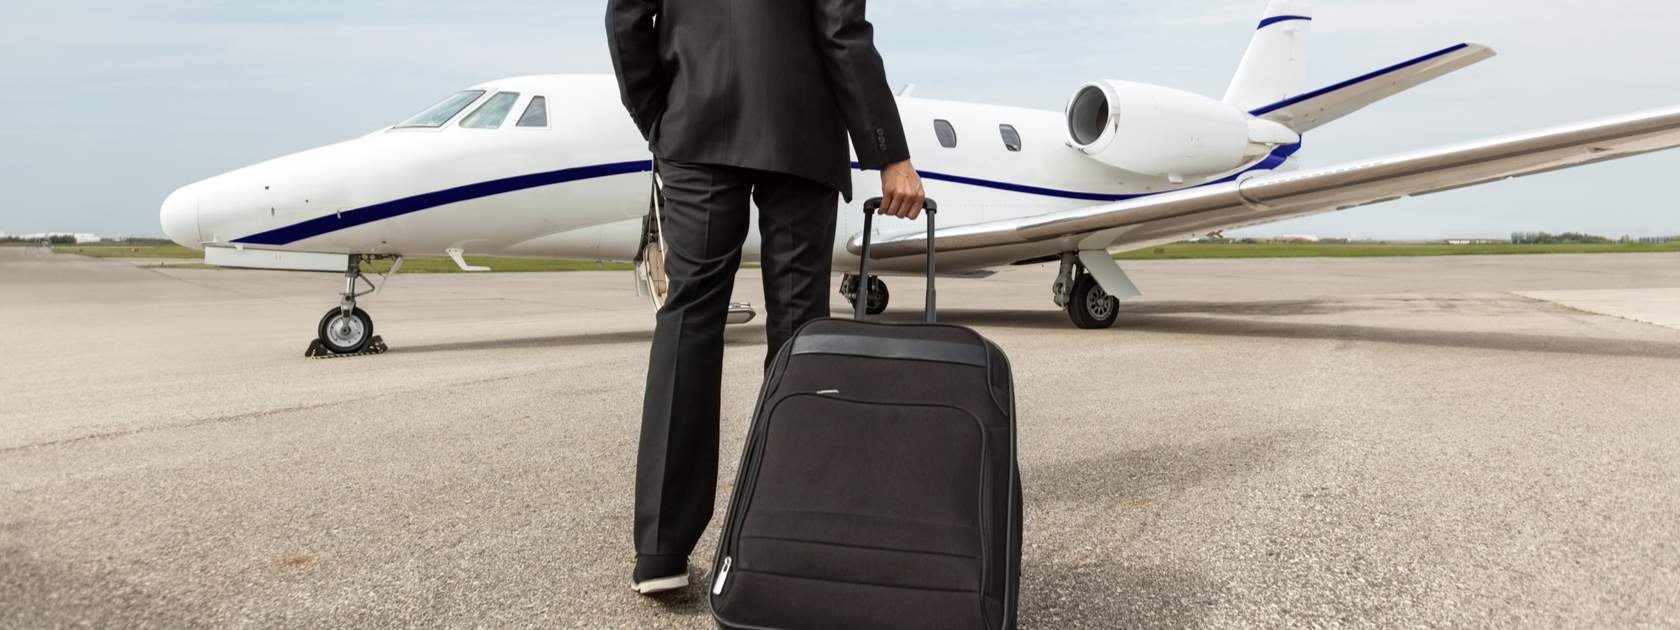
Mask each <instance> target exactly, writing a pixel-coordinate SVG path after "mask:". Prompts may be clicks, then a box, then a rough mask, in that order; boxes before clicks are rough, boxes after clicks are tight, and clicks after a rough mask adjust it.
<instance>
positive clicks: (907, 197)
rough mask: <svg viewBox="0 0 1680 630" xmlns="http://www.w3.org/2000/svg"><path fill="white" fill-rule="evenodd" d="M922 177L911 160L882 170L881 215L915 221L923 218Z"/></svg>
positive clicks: (923, 194) (895, 163) (924, 195)
mask: <svg viewBox="0 0 1680 630" xmlns="http://www.w3.org/2000/svg"><path fill="white" fill-rule="evenodd" d="M926 199H927V193H925V192H922V176H921V175H917V174H916V167H914V166H911V165H910V160H904V161H902V162H894V163H892V164H888V165H887V166H886V168H883V169H881V214H886V215H891V216H895V217H898V218H901V219H910V220H912V221H914V220H915V219H916V218H917V217H920V216H922V202H923V201H925V200H926Z"/></svg>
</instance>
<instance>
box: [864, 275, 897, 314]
mask: <svg viewBox="0 0 1680 630" xmlns="http://www.w3.org/2000/svg"><path fill="white" fill-rule="evenodd" d="M890 301H892V293H891V292H889V291H887V283H885V282H882V281H881V279H880V278H870V279H869V308H867V309H864V312H866V313H869V314H870V315H880V314H881V313H885V312H887V303H888V302H890Z"/></svg>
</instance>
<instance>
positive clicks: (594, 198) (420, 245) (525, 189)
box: [161, 75, 1299, 272]
mask: <svg viewBox="0 0 1680 630" xmlns="http://www.w3.org/2000/svg"><path fill="white" fill-rule="evenodd" d="M475 89H477V90H483V91H484V92H485V94H484V95H482V96H480V97H479V98H478V99H477V101H475V103H474V105H473V106H469V107H466V108H465V109H463V110H462V112H461V113H459V114H457V115H456V116H455V117H454V118H452V119H451V120H450V121H449V123H448V124H444V125H442V126H440V127H436V128H424V129H407V128H395V127H393V128H387V129H383V130H380V131H377V132H374V133H371V134H368V135H366V136H363V137H360V138H357V139H354V140H350V141H347V142H342V143H338V144H334V145H329V146H325V147H321V148H317V149H312V150H309V151H304V152H301V153H297V154H293V155H289V156H285V157H282V158H278V159H275V160H271V161H268V162H263V163H261V164H257V165H254V166H250V167H247V168H243V169H239V170H236V171H233V172H230V173H226V174H223V175H219V176H216V177H212V178H210V179H207V180H205V181H201V182H198V183H195V184H192V185H189V186H186V187H184V188H182V189H180V190H178V191H176V192H175V193H174V194H173V195H171V196H170V198H169V199H168V200H167V201H166V202H165V204H164V207H163V211H162V217H161V218H162V222H163V225H164V228H165V231H166V232H167V233H168V234H169V236H170V237H171V238H172V239H174V240H175V241H177V242H179V243H181V244H183V245H187V246H189V247H204V246H212V247H215V246H221V247H241V248H254V249H263V250H281V251H297V252H318V253H342V254H377V255H403V256H410V257H416V256H442V255H444V252H446V251H447V250H450V249H459V250H464V251H465V252H467V253H469V254H477V255H495V256H515V257H546V258H575V259H588V260H605V261H627V260H630V259H632V258H633V257H635V255H636V253H637V248H638V245H639V243H640V235H641V230H642V218H643V217H644V216H645V215H646V214H647V212H648V202H649V192H650V176H649V170H650V164H651V159H650V155H649V153H648V149H647V143H646V142H645V141H644V140H643V139H642V137H641V135H640V134H639V133H638V131H637V130H636V128H635V126H634V124H633V123H632V122H631V120H630V118H629V116H628V114H626V113H625V110H624V108H623V105H622V104H621V102H620V100H619V96H618V91H617V85H616V82H615V81H614V79H613V78H612V77H610V76H605V75H551V76H537V77H522V78H515V79H507V80H503V81H496V82H491V83H487V84H484V85H481V86H477V87H476V88H475ZM498 92H512V93H518V94H519V95H520V96H519V101H518V103H517V104H516V105H515V106H514V107H513V109H512V111H513V112H514V113H515V114H516V115H517V113H518V112H520V111H522V110H523V109H524V108H525V107H526V105H527V104H528V103H529V102H530V101H531V99H532V98H533V97H538V96H540V97H543V98H544V99H546V104H547V110H548V112H549V114H548V116H549V121H548V122H549V124H548V126H545V127H521V126H517V125H516V124H515V121H514V120H513V119H514V118H516V116H510V117H509V120H507V121H506V122H504V123H502V124H501V126H500V127H499V128H495V129H475V128H466V127H463V126H462V125H461V124H459V120H460V119H462V118H464V117H465V116H467V115H468V114H469V113H470V112H472V111H474V108H475V107H477V105H478V103H482V102H483V101H484V100H485V99H488V98H490V96H491V95H493V94H496V93H498ZM899 107H900V111H901V115H902V118H903V120H904V123H905V128H906V135H907V139H908V141H909V144H910V148H911V153H912V155H913V156H914V158H913V159H914V161H915V164H916V166H917V168H918V169H919V170H920V171H922V173H923V175H924V178H925V183H926V187H927V192H928V196H930V197H932V198H935V199H937V200H939V202H940V204H941V208H942V212H941V213H940V222H941V227H942V228H944V227H953V226H960V225H964V224H973V223H980V222H984V221H993V220H999V219H1005V218H1010V217H1022V216H1031V215H1038V214H1042V213H1045V212H1049V211H1054V210H1063V209H1069V208H1077V207H1080V206H1087V205H1090V204H1093V203H1099V202H1104V201H1116V200H1121V199H1126V198H1131V197H1135V196H1140V195H1150V194H1156V193H1161V192H1166V191H1171V190H1177V189H1182V188H1187V187H1193V186H1195V185H1198V184H1202V183H1206V182H1213V181H1221V180H1228V179H1229V178H1231V177H1232V176H1235V175H1236V174H1239V173H1244V172H1248V171H1252V170H1255V169H1257V168H1267V169H1275V168H1277V167H1279V166H1281V165H1283V164H1285V161H1286V159H1287V158H1288V157H1289V154H1292V153H1293V150H1294V148H1296V147H1298V146H1299V145H1298V144H1294V145H1283V146H1282V150H1280V151H1274V152H1269V153H1262V154H1260V155H1256V156H1253V157H1250V158H1248V159H1247V160H1246V161H1245V162H1243V163H1242V164H1240V165H1239V166H1238V167H1237V168H1234V169H1230V170H1229V171H1223V172H1220V173H1217V174H1214V175H1209V176H1202V177H1196V178H1192V179H1189V180H1185V181H1180V182H1177V183H1175V182H1174V181H1172V180H1171V178H1169V177H1167V176H1150V175H1142V174H1137V173H1132V172H1126V171H1121V170H1118V169H1115V168H1112V167H1110V166H1107V165H1105V164H1102V163H1100V162H1097V161H1095V160H1093V159H1091V157H1090V156H1088V155H1086V154H1085V153H1083V152H1081V151H1079V150H1078V149H1075V148H1073V147H1071V146H1069V143H1068V142H1067V141H1066V140H1065V136H1066V134H1067V131H1066V126H1067V119H1066V116H1065V115H1064V114H1063V113H1062V112H1054V111H1043V110H1033V109H1022V108H1015V107H1003V106H994V105H980V104H971V103H958V102H948V101H938V100H927V99H918V98H901V99H900V100H899ZM935 121H943V122H940V123H937V124H939V125H944V124H946V123H948V124H949V125H950V129H952V130H954V131H955V132H956V139H957V142H956V146H955V147H946V146H943V145H942V144H941V142H940V139H939V137H938V134H937V133H936V131H935V125H936V122H935ZM1005 125H1007V126H1008V127H1009V128H1011V129H1013V130H1014V132H1015V134H1016V135H1018V137H1019V145H1018V150H1013V149H1012V147H1011V146H1009V145H1008V144H1006V139H1005V132H1004V126H1005ZM1012 139H1013V138H1011V140H1012ZM521 178H523V179H521ZM853 181H854V186H855V195H854V200H853V202H852V203H851V204H844V203H843V204H842V207H843V208H849V209H851V210H856V211H843V212H841V215H840V217H841V219H840V228H839V230H838V231H837V234H836V240H837V246H836V247H835V263H836V265H837V267H838V268H846V266H848V265H854V264H855V263H856V260H857V258H856V256H855V255H854V254H852V253H850V252H848V251H847V248H846V247H845V241H846V239H848V238H849V237H850V236H851V235H853V234H856V233H858V232H859V231H860V230H861V224H862V216H861V210H860V209H859V208H860V207H861V203H862V201H863V200H865V199H867V198H869V197H872V196H875V195H876V194H878V193H879V190H880V181H879V175H878V174H877V173H875V172H865V171H861V170H856V169H854V174H853ZM915 228H916V226H915V225H912V224H909V223H908V222H889V221H881V222H878V223H877V231H878V232H880V233H888V234H890V233H892V232H894V231H900V232H902V231H906V230H910V229H915ZM1180 236H1183V235H1180ZM1054 248H1055V247H1054V246H1053V245H1051V246H1050V247H1049V248H1048V249H1046V248H1045V247H1043V246H1040V247H1028V248H1023V249H1022V251H1020V252H1019V253H1009V252H999V251H989V252H985V253H984V254H983V255H969V256H966V257H965V256H964V255H963V253H962V252H958V253H956V254H954V255H953V256H951V257H950V258H949V260H947V259H943V258H942V261H941V266H942V268H943V269H945V270H947V271H950V272H963V271H977V270H980V269H983V268H984V267H986V266H991V265H998V264H1009V263H1011V262H1015V261H1016V260H1020V259H1026V258H1031V257H1035V256H1042V255H1045V254H1052V253H1054V252H1052V251H1049V250H1050V249H1054ZM1040 249H1045V250H1046V251H1043V252H1040V251H1038V250H1040ZM757 256H758V239H757V237H756V233H755V234H753V235H751V236H749V238H748V240H747V244H746V249H745V252H744V258H745V259H746V260H748V261H753V260H756V258H757ZM892 262H893V261H886V263H885V264H883V266H882V271H888V272H890V271H894V270H895V269H894V268H895V266H896V267H898V268H899V270H901V271H904V270H909V269H911V268H912V267H913V265H914V261H908V260H907V261H901V263H902V264H900V265H894V264H892Z"/></svg>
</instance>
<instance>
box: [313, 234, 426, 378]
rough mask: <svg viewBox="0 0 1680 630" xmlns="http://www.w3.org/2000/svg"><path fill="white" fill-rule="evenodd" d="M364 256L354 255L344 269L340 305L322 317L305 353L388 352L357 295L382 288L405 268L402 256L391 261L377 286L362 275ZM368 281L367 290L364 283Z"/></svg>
mask: <svg viewBox="0 0 1680 630" xmlns="http://www.w3.org/2000/svg"><path fill="white" fill-rule="evenodd" d="M362 258H363V257H362V256H358V255H351V256H350V261H349V265H348V266H347V267H346V268H345V271H344V293H342V294H341V297H342V298H343V299H342V300H340V302H339V305H338V306H335V307H333V308H332V310H329V311H327V314H325V315H322V316H321V323H320V324H318V325H316V327H315V341H313V342H311V343H310V344H309V350H308V351H307V352H305V353H304V356H307V357H310V358H327V357H343V356H353V355H358V354H379V353H381V352H384V351H385V349H386V348H385V342H384V340H382V339H380V338H379V337H378V336H375V335H374V334H373V317H371V316H369V315H368V314H367V311H364V310H362V309H361V308H358V307H357V306H356V298H359V297H362V296H364V295H367V294H369V293H374V292H377V291H378V290H379V287H382V286H384V285H385V282H384V280H389V279H390V277H391V275H392V274H395V273H396V272H397V269H399V268H401V267H402V258H397V259H396V262H394V263H392V265H391V270H390V271H388V272H385V276H384V279H383V280H382V281H381V282H380V283H379V284H378V285H375V284H374V283H373V280H371V279H369V278H368V277H367V276H366V275H363V274H362ZM364 283H365V284H366V285H367V286H368V289H367V290H362V288H361V285H362V284H364Z"/></svg>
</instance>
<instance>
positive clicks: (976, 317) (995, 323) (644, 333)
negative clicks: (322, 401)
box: [391, 300, 1680, 359]
mask: <svg viewBox="0 0 1680 630" xmlns="http://www.w3.org/2000/svg"><path fill="white" fill-rule="evenodd" d="M1378 308H1379V307H1373V306H1368V305H1360V304H1353V303H1346V302H1333V301H1325V300H1276V301H1261V302H1148V303H1139V304H1130V305H1126V306H1125V307H1124V310H1123V311H1122V313H1121V314H1120V319H1119V322H1118V323H1116V324H1115V328H1114V329H1112V330H1108V331H1089V332H1088V334H1092V335H1105V334H1106V335H1123V334H1129V333H1161V334H1178V335H1216V336H1227V337H1260V338H1272V339H1306V340H1324V339H1335V340H1343V341H1367V342H1374V343H1392V344H1402V345H1412V346H1426V347H1439V348H1470V349H1482V350H1499V351H1508V352H1544V353H1552V354H1570V355H1587V356H1617V357H1641V358H1653V359H1680V344H1675V343H1661V342H1652V341H1646V340H1623V339H1599V338H1591V337H1575V336H1564V335H1542V334H1527V333H1505V332H1479V331H1452V330H1420V329H1412V328H1397V327H1390V326H1370V325H1359V324H1332V323H1324V322H1297V321H1268V320H1266V319H1264V318H1269V317H1286V316H1306V315H1333V314H1337V313H1348V312H1354V311H1362V310H1377V309H1378ZM836 315H837V316H843V315H841V314H840V313H838V312H837V313H836ZM1210 315H1211V316H1212V317H1209V316H1210ZM880 321H887V322H896V323H914V322H919V321H921V314H920V313H919V312H917V311H912V310H895V311H892V312H889V313H887V314H886V315H884V316H882V317H881V318H880ZM939 321H941V322H943V323H948V324H959V325H964V326H977V327H991V328H1013V329H1032V330H1069V329H1070V328H1071V326H1072V324H1070V323H1069V322H1068V321H1067V316H1066V315H1065V314H1063V313H1062V312H1061V311H1058V310H1052V309H1040V310H1024V309H1015V310H981V309H945V310H941V311H940V313H939ZM652 339H653V330H652V329H651V328H649V329H645V330H629V331H615V332H603V333H585V334H571V335H552V336H543V337H523V338H508V339H486V340H483V341H463V342H453V343H439V344H429V345H415V346H409V345H393V346H392V348H391V352H392V353H412V354H421V353H434V352H467V351H474V350H504V349H521V348H572V347H589V346H604V345H616V344H647V343H650V342H651V341H652ZM724 344H725V345H726V346H728V347H751V346H762V345H764V333H763V330H762V329H761V328H760V327H759V326H757V325H750V326H731V327H729V328H728V329H727V330H726V331H725V332H724Z"/></svg>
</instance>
